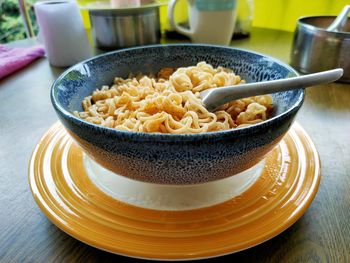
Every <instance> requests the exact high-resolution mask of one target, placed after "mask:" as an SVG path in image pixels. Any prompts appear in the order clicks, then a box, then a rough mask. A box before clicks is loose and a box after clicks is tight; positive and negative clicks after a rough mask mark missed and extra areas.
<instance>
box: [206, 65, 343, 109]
mask: <svg viewBox="0 0 350 263" xmlns="http://www.w3.org/2000/svg"><path fill="white" fill-rule="evenodd" d="M342 75H343V69H341V68H337V69H332V70H327V71H322V72H318V73H314V74H309V75H304V76H299V77H292V78H286V79H277V80H271V81H263V82H254V83H247V84H240V85H236V86H227V87H222V88H214V89H208V90H204V91H202V92H200V97H201V99H202V101H203V103H204V106H205V107H206V108H207V110H209V111H214V110H215V109H216V108H217V107H219V106H221V105H223V104H225V103H227V102H230V101H233V100H237V99H241V98H247V97H251V96H257V95H263V94H270V93H276V92H281V91H287V90H293V89H300V88H307V87H310V86H315V85H320V84H327V83H330V82H333V81H336V80H337V79H339V78H340V77H341V76H342Z"/></svg>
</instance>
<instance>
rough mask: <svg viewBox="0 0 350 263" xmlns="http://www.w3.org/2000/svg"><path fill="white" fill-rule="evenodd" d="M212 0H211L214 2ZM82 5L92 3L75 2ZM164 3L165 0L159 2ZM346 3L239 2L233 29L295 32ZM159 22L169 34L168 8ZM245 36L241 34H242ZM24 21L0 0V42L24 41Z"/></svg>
mask: <svg viewBox="0 0 350 263" xmlns="http://www.w3.org/2000/svg"><path fill="white" fill-rule="evenodd" d="M213 1H214V0H213ZM26 2H27V10H28V14H29V17H30V20H31V23H32V27H33V31H34V33H35V34H37V31H38V27H37V24H36V21H35V15H34V10H33V4H34V3H35V0H26ZM77 2H78V4H79V5H81V6H83V5H86V4H89V3H91V2H94V0H78V1H77ZM159 2H162V3H167V2H168V0H159ZM346 4H350V1H349V0H336V1H335V0H238V19H237V25H236V30H237V31H238V32H236V33H238V35H239V34H240V33H242V32H239V31H240V30H242V29H243V31H244V30H248V31H249V27H250V26H254V27H263V28H271V29H278V30H285V31H291V32H292V31H294V29H295V26H296V21H297V19H298V18H299V17H301V16H310V15H337V14H339V12H340V11H341V10H342V8H343V7H344V5H346ZM81 14H82V16H83V20H84V26H85V28H86V29H89V28H90V22H89V14H88V11H81ZM175 17H176V19H177V20H178V22H179V23H184V24H185V23H186V21H187V19H188V17H187V0H180V2H179V4H178V5H177V7H176V10H175ZM160 20H161V21H160V22H161V31H162V33H166V32H171V26H170V24H169V22H168V19H167V6H166V5H165V6H162V7H160ZM243 33H244V32H243ZM26 37H27V36H26V31H25V27H24V24H23V19H22V17H21V13H20V10H19V3H18V0H0V43H7V42H10V41H13V40H19V39H24V38H26Z"/></svg>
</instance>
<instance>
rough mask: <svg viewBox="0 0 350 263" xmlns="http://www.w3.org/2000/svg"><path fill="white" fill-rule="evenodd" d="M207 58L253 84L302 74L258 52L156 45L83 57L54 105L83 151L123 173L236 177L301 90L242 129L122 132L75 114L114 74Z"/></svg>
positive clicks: (287, 115) (267, 146)
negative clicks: (191, 132) (262, 117)
mask: <svg viewBox="0 0 350 263" xmlns="http://www.w3.org/2000/svg"><path fill="white" fill-rule="evenodd" d="M199 61H206V62H208V63H210V64H212V65H213V66H224V67H228V68H232V69H234V71H235V72H236V74H239V75H241V76H242V77H243V79H245V80H247V81H248V82H253V81H262V80H271V79H279V78H287V77H291V76H295V75H297V73H296V72H295V71H294V70H293V69H292V68H291V67H289V66H288V65H286V64H284V63H282V62H280V61H278V60H276V59H273V58H270V57H267V56H264V55H261V54H257V53H253V52H249V51H245V50H240V49H233V48H227V47H220V46H209V45H190V44H188V45H156V46H146V47H140V48H131V49H124V50H120V51H116V52H112V53H108V54H104V55H101V56H98V57H95V58H92V59H89V60H86V61H84V62H81V63H79V64H77V65H75V66H73V67H71V68H69V69H68V70H67V71H65V72H64V73H63V74H62V75H61V76H60V77H59V78H58V79H57V80H56V81H55V83H54V84H53V86H52V91H51V99H52V104H53V106H54V108H55V110H56V112H57V114H58V116H59V118H60V119H61V121H62V123H63V124H64V126H65V127H66V128H67V130H68V132H69V133H70V134H71V135H72V137H73V138H74V139H75V140H76V141H77V142H78V143H79V144H80V146H81V147H82V148H83V149H84V151H85V152H86V153H87V154H88V155H89V156H90V157H91V158H93V159H94V160H95V161H97V162H98V163H99V164H101V165H102V166H104V167H106V168H108V169H110V170H111V171H113V172H116V173H118V174H120V175H123V176H126V177H129V178H132V179H136V180H140V181H145V182H151V183H159V184H195V183H204V182H209V181H213V180H217V179H221V178H225V177H228V176H232V175H234V174H237V173H239V172H241V171H244V170H246V169H248V168H249V167H251V166H253V165H254V164H256V163H258V162H259V161H260V160H261V159H262V158H263V157H264V155H265V154H266V153H268V152H269V151H270V150H271V149H272V148H273V147H274V146H275V145H276V144H277V143H278V142H279V141H280V139H281V138H282V137H283V135H284V134H285V133H286V132H287V131H288V129H289V127H290V126H291V124H292V122H293V120H294V117H295V115H296V113H297V111H298V110H299V108H300V106H301V105H302V103H303V99H304V90H303V89H299V90H293V91H288V92H282V93H277V94H274V95H273V99H274V109H275V111H274V115H273V116H272V118H270V119H269V120H267V121H265V122H262V123H259V124H255V125H252V126H249V127H245V128H239V129H233V130H228V131H220V132H211V133H203V134H194V135H193V134H180V135H173V134H154V133H134V132H127V131H118V130H114V129H110V128H105V127H101V126H98V125H94V124H91V123H88V122H86V121H83V120H81V119H79V118H76V117H75V116H74V115H73V114H72V112H73V111H74V110H78V111H80V110H82V106H81V101H82V99H83V98H84V97H85V96H87V95H89V94H91V93H92V91H93V90H95V89H96V88H100V87H101V86H102V85H104V84H111V83H113V79H114V77H116V76H120V77H127V76H128V74H129V73H130V72H143V73H150V72H157V71H158V70H160V69H161V68H163V67H183V66H189V65H195V64H196V63H197V62H199Z"/></svg>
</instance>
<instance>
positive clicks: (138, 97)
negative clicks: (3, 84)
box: [74, 62, 272, 134]
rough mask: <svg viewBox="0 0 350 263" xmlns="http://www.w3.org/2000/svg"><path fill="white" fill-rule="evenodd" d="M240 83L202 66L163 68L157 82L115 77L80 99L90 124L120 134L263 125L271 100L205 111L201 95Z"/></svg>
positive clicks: (242, 101)
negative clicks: (206, 91) (116, 131)
mask: <svg viewBox="0 0 350 263" xmlns="http://www.w3.org/2000/svg"><path fill="white" fill-rule="evenodd" d="M241 83H244V80H241V78H240V76H238V75H235V74H234V73H233V72H232V70H229V69H226V68H222V67H218V68H213V67H212V66H211V65H210V64H207V63H205V62H200V63H198V64H197V65H196V66H191V67H183V68H178V69H177V70H176V71H174V69H172V68H163V69H162V70H160V71H159V72H158V74H157V77H150V76H135V77H133V76H130V77H129V78H128V79H122V78H115V80H114V85H112V86H111V87H108V86H103V87H102V88H101V89H100V90H96V91H94V92H93V94H92V95H91V96H88V97H86V98H84V100H83V102H82V106H83V110H84V111H82V112H77V111H75V112H74V114H75V115H76V116H77V117H79V118H81V119H84V120H86V121H88V122H91V123H94V124H99V125H103V126H105V127H109V128H115V129H118V130H126V131H133V132H159V133H173V134H182V133H202V132H212V131H219V130H228V129H232V128H236V127H240V126H246V125H251V124H255V123H258V122H261V121H264V120H266V119H267V118H268V114H269V112H270V111H271V110H272V97H271V96H270V95H263V96H255V97H249V98H244V99H240V100H235V101H232V102H230V103H226V104H225V105H222V106H221V107H219V108H218V109H217V111H215V112H209V111H208V110H207V109H206V108H205V107H204V106H203V103H202V101H201V99H200V97H199V92H201V91H203V90H206V89H211V88H216V87H222V86H229V85H238V84H241Z"/></svg>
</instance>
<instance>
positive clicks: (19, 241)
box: [0, 29, 350, 262]
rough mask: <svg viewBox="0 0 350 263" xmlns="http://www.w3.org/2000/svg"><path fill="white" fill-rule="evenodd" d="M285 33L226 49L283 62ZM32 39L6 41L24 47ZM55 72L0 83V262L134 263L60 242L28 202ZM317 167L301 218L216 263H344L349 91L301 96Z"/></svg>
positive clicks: (348, 240) (348, 252) (349, 246)
mask: <svg viewBox="0 0 350 263" xmlns="http://www.w3.org/2000/svg"><path fill="white" fill-rule="evenodd" d="M292 37H293V35H292V34H291V33H287V32H282V31H274V30H266V29H254V30H253V32H252V36H251V38H249V39H245V40H239V41H233V42H232V46H234V47H239V48H245V49H251V50H255V51H258V52H261V53H265V54H268V55H271V56H274V57H277V58H279V59H281V60H283V61H286V62H288V61H289V54H290V48H291V43H292ZM33 43H34V41H32V40H25V41H19V42H15V43H12V44H11V45H13V46H29V45H32V44H33ZM62 70H63V69H58V68H54V67H50V66H49V63H48V61H47V59H45V58H43V59H40V60H38V61H36V62H34V63H33V64H31V65H30V66H29V67H27V68H25V69H23V70H21V71H20V72H18V73H16V74H13V75H12V76H9V77H7V78H5V79H4V80H2V81H0V112H1V118H0V134H1V136H0V171H1V174H0V262H53V261H56V262H73V261H80V262H95V261H117V260H120V261H123V262H126V261H127V262H130V261H138V260H131V259H128V258H124V257H121V256H117V255H113V254H110V253H107V252H103V251H101V250H98V249H96V248H93V247H90V246H88V245H85V244H83V243H81V242H79V241H77V240H75V239H74V238H72V237H70V236H68V235H67V234H65V233H64V232H62V231H61V230H59V229H58V228H57V227H56V226H55V225H53V224H52V223H51V222H50V221H49V220H48V219H47V218H46V217H45V216H44V215H43V213H42V212H41V211H40V209H39V208H38V206H37V205H36V203H35V202H34V200H33V198H32V195H31V192H30V190H29V185H28V179H27V176H28V174H27V173H28V162H29V158H30V155H31V153H32V151H33V149H34V147H35V145H36V144H37V142H38V141H39V139H40V138H41V136H42V135H43V133H44V132H45V131H46V130H47V129H48V128H49V127H50V126H51V125H52V124H53V123H54V122H56V121H57V116H56V114H55V113H54V110H53V108H52V106H51V102H50V98H49V91H50V87H51V84H52V83H53V81H54V79H55V78H56V77H57V76H58V75H59V74H60V73H61V72H62ZM297 121H299V122H300V123H301V124H302V126H303V127H304V128H305V130H306V131H307V132H308V134H309V135H310V136H311V138H312V140H313V141H314V143H315V145H316V147H317V149H318V151H319V154H320V157H321V162H322V178H321V184H320V188H319V191H318V194H317V196H316V198H315V200H314V201H313V203H312V205H311V207H310V208H309V209H308V210H307V212H306V214H305V215H304V216H303V217H302V218H300V219H299V220H298V221H297V222H296V223H295V224H294V225H293V226H291V227H290V228H289V229H287V230H286V231H285V232H283V233H282V234H280V235H278V236H277V237H275V238H273V239H272V240H270V241H267V242H265V243H263V244H261V245H259V246H256V247H254V248H251V249H248V250H246V251H242V252H239V253H236V254H233V255H228V256H225V257H221V258H217V259H212V260H208V261H212V262H219V261H222V260H224V259H229V260H237V261H239V262H350V85H347V84H340V83H336V84H330V85H325V86H321V87H318V88H314V89H308V90H307V92H306V99H305V103H304V105H303V107H302V109H301V111H300V112H299V114H298V116H297Z"/></svg>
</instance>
